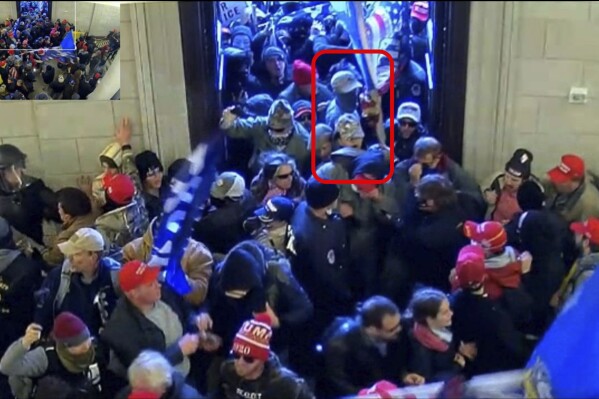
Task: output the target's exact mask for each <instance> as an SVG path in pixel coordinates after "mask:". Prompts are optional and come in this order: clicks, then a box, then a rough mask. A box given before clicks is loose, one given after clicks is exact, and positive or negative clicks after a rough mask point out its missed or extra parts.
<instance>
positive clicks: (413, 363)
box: [408, 327, 462, 384]
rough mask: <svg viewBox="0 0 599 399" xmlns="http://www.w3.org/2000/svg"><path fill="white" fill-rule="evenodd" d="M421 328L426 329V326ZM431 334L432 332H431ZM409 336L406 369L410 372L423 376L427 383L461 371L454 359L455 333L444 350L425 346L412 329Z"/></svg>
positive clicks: (455, 349)
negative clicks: (408, 358) (408, 355)
mask: <svg viewBox="0 0 599 399" xmlns="http://www.w3.org/2000/svg"><path fill="white" fill-rule="evenodd" d="M421 328H426V329H428V327H421ZM429 331H430V330H429ZM431 334H433V333H432V332H431ZM409 338H410V360H409V364H408V370H409V372H410V373H415V374H418V375H420V376H422V377H424V380H425V382H426V383H427V384H428V383H431V382H439V381H445V380H446V379H448V378H451V377H453V376H456V375H457V374H459V373H461V371H462V367H461V366H460V365H459V364H458V363H456V362H455V361H454V358H455V356H456V354H457V348H458V344H459V342H458V341H457V337H456V336H455V335H453V338H452V341H451V342H450V343H449V344H448V348H447V350H445V351H440V350H436V349H431V348H428V347H427V346H425V345H424V344H423V343H422V342H421V341H419V340H418V339H417V338H416V336H415V333H414V330H413V329H412V330H410V332H409Z"/></svg>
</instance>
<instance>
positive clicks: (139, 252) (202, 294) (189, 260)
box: [123, 222, 214, 306]
mask: <svg viewBox="0 0 599 399" xmlns="http://www.w3.org/2000/svg"><path fill="white" fill-rule="evenodd" d="M153 223H155V222H153ZM153 245H154V236H153V234H152V226H150V227H149V228H148V230H147V231H146V232H145V234H144V235H143V237H140V238H136V239H135V240H133V241H131V242H129V243H128V244H126V245H125V246H124V247H123V260H124V261H125V262H128V261H130V260H141V261H142V262H148V261H149V260H150V258H151V256H152V246H153ZM213 263H214V261H213V260H212V254H211V253H210V251H209V250H208V248H206V246H205V245H204V244H202V243H200V242H197V241H195V240H193V239H190V240H189V242H188V244H187V247H186V248H185V251H184V252H183V258H181V268H182V269H183V271H184V272H185V275H186V276H187V278H188V281H189V283H190V284H191V292H190V293H189V294H187V295H186V296H185V298H186V299H187V301H188V302H189V303H191V304H192V305H194V306H199V305H201V304H202V303H203V302H204V299H205V298H206V294H207V293H208V281H209V280H210V276H211V275H212V266H213Z"/></svg>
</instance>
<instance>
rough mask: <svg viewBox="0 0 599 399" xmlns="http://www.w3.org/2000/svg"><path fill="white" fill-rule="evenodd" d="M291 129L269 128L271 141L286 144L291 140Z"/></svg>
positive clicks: (280, 144) (279, 144) (275, 143)
mask: <svg viewBox="0 0 599 399" xmlns="http://www.w3.org/2000/svg"><path fill="white" fill-rule="evenodd" d="M291 133H292V132H291V129H289V130H287V131H286V132H282V133H281V132H274V131H273V130H271V129H268V137H269V138H270V141H271V142H272V143H273V144H274V145H276V146H286V145H287V144H289V141H291Z"/></svg>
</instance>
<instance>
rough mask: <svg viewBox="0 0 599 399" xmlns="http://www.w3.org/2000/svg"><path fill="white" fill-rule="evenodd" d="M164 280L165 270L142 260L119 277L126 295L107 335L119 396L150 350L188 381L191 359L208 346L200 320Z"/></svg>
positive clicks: (126, 267)
mask: <svg viewBox="0 0 599 399" xmlns="http://www.w3.org/2000/svg"><path fill="white" fill-rule="evenodd" d="M161 274H162V273H161V269H160V267H156V266H152V265H148V264H147V263H144V262H141V261H139V260H133V261H129V262H127V263H125V264H124V265H123V266H122V267H121V269H120V271H119V276H118V281H119V287H120V290H121V291H122V293H123V295H122V296H121V298H120V300H119V302H118V303H117V306H116V308H115V310H114V312H113V313H112V316H111V317H110V320H109V321H108V323H107V324H106V327H105V328H104V330H103V331H102V333H101V339H102V341H103V342H105V343H106V345H108V347H109V348H110V350H111V351H112V353H113V356H114V360H113V361H112V362H111V363H110V365H109V370H110V371H111V372H112V373H113V374H114V383H113V384H114V388H115V389H116V390H120V389H122V388H123V387H124V386H126V385H127V381H126V378H127V375H126V370H127V368H128V367H129V366H131V364H132V363H133V362H134V361H135V359H136V358H137V357H138V356H139V354H140V353H142V352H143V351H144V350H155V351H158V352H160V353H162V354H163V355H164V357H166V358H167V359H168V361H169V362H170V364H171V365H173V367H174V368H175V369H176V370H177V371H178V372H180V373H181V374H182V375H183V376H184V377H187V376H188V374H189V372H190V367H191V364H190V358H189V357H190V356H191V355H193V354H194V353H195V352H196V351H197V350H198V348H199V347H200V344H201V345H202V347H204V344H205V342H206V340H205V336H204V335H203V336H202V337H200V334H198V328H199V327H200V319H199V318H198V317H197V315H196V314H194V313H193V312H192V309H191V306H189V304H187V303H186V302H185V300H184V299H183V297H181V296H179V295H177V294H176V293H175V292H174V291H173V290H172V289H171V288H170V286H169V285H167V284H161V283H160V281H159V278H160V275H161ZM200 338H201V339H200Z"/></svg>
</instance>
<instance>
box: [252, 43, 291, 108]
mask: <svg viewBox="0 0 599 399" xmlns="http://www.w3.org/2000/svg"><path fill="white" fill-rule="evenodd" d="M287 61H288V55H287V53H286V52H285V51H284V50H283V49H282V48H280V47H278V46H268V47H266V48H264V50H263V51H262V67H263V72H262V71H261V72H262V73H258V72H256V78H257V79H258V86H259V89H258V92H259V93H266V94H268V95H270V96H271V97H272V98H278V97H279V95H280V94H281V92H282V91H283V90H285V88H286V87H288V86H289V84H291V82H292V80H291V73H290V71H289V68H288V65H287Z"/></svg>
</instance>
